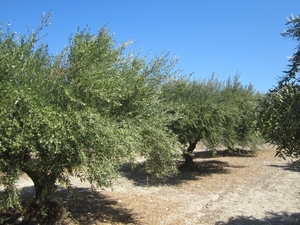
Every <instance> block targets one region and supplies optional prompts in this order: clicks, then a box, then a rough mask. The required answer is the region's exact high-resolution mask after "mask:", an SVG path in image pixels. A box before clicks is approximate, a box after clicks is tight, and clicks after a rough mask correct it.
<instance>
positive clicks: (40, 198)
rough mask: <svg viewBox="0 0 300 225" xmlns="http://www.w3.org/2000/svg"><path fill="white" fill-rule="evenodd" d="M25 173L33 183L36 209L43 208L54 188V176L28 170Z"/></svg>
mask: <svg viewBox="0 0 300 225" xmlns="http://www.w3.org/2000/svg"><path fill="white" fill-rule="evenodd" d="M25 172H26V173H27V175H28V176H29V177H30V178H31V179H32V181H33V183H34V189H35V199H34V203H35V204H36V206H37V207H38V208H44V206H46V205H47V203H49V201H50V199H51V194H52V192H53V190H54V187H55V181H56V175H55V174H52V173H46V172H41V171H34V170H28V169H27V170H26V171H25Z"/></svg>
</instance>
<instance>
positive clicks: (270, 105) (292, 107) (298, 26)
mask: <svg viewBox="0 0 300 225" xmlns="http://www.w3.org/2000/svg"><path fill="white" fill-rule="evenodd" d="M286 25H287V26H288V28H287V30H285V31H284V32H283V33H282V36H283V37H285V38H287V37H290V38H292V39H293V40H296V41H297V42H298V45H297V46H296V48H295V49H296V52H295V53H294V54H293V55H292V56H291V57H288V58H289V65H288V67H289V69H288V70H286V71H284V76H283V77H281V78H280V80H279V82H278V84H277V86H276V87H274V88H273V89H271V90H269V92H268V93H267V94H266V96H265V98H264V99H263V101H262V102H261V104H260V107H259V122H258V125H259V129H260V131H261V133H262V135H263V137H264V138H265V139H266V140H267V141H268V142H270V143H271V144H274V145H276V146H277V155H278V156H281V157H283V158H285V157H286V156H288V157H293V158H296V159H298V158H299V156H300V138H299V137H300V113H299V110H300V76H299V66H300V44H299V43H300V17H299V16H293V15H292V16H291V17H289V18H288V22H287V24H286Z"/></svg>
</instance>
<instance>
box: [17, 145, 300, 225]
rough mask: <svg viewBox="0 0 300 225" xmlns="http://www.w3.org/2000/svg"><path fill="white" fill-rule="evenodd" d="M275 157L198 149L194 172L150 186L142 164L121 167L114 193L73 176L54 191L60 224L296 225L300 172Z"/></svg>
mask: <svg viewBox="0 0 300 225" xmlns="http://www.w3.org/2000/svg"><path fill="white" fill-rule="evenodd" d="M274 155H275V151H274V150H273V149H267V150H263V151H261V152H260V153H259V155H258V156H257V157H233V156H230V157H226V156H224V157H217V158H211V157H208V156H207V152H203V151H201V150H199V149H198V150H196V154H195V158H196V159H195V162H196V168H195V170H194V171H193V172H190V171H181V172H180V173H179V174H178V175H177V176H176V177H173V178H170V179H168V180H166V181H165V182H164V183H163V184H160V185H149V184H147V179H146V178H145V176H144V172H143V167H142V166H140V167H138V168H136V169H135V170H134V171H131V170H129V169H128V168H126V167H124V168H123V169H122V171H121V174H122V177H121V178H120V179H119V180H118V182H116V184H115V185H114V190H113V191H111V190H101V191H97V192H96V193H93V192H90V190H89V189H88V184H83V183H80V182H79V181H77V180H74V184H75V185H76V186H78V187H79V188H78V189H77V192H76V193H75V195H72V196H71V195H69V194H66V191H64V190H61V191H59V192H58V193H59V196H63V197H61V199H62V201H63V202H64V204H65V205H66V208H67V211H68V215H69V216H68V217H67V218H65V219H64V221H63V223H62V224H86V225H88V224H89V225H90V224H146V225H147V224H149V225H150V224H151V225H160V224H161V225H167V224H172V225H177V224H178V225H182V224H203V225H206V224H216V225H221V224H227V225H238V224H241V225H247V224H254V225H258V224H265V225H267V224H270V225H271V224H272V225H273V224H278V225H279V224H282V225H287V224H295V225H296V224H300V182H299V181H300V179H299V178H300V173H299V172H297V171H295V170H294V168H293V167H290V166H289V164H288V161H284V160H283V159H280V158H277V157H274ZM26 184H27V185H31V184H30V183H28V178H26V177H23V178H22V179H21V180H20V187H21V186H24V185H26ZM30 190H32V188H30V187H25V188H23V192H26V191H28V192H30Z"/></svg>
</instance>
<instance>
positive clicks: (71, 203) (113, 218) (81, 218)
mask: <svg viewBox="0 0 300 225" xmlns="http://www.w3.org/2000/svg"><path fill="white" fill-rule="evenodd" d="M20 191H21V197H22V202H23V205H28V204H29V202H30V200H31V199H32V198H33V196H34V188H33V187H32V186H27V187H24V188H22V189H20ZM54 199H56V200H58V203H60V204H61V205H62V206H63V209H62V210H60V212H59V214H63V215H60V216H59V217H60V218H56V217H53V218H48V221H57V222H56V223H55V224H61V225H63V224H81V225H90V224H98V223H100V224H102V223H108V224H131V225H133V224H138V222H137V221H135V220H134V218H133V214H132V213H131V212H130V211H129V210H127V209H125V208H122V206H121V205H120V203H119V202H118V201H117V200H114V199H110V198H107V196H105V195H102V194H101V193H99V191H97V192H96V191H92V190H91V189H90V188H73V189H72V191H68V190H66V189H65V188H62V187H59V188H58V190H57V192H56V193H55V198H54ZM12 214H13V212H7V211H6V212H5V213H1V212H0V216H5V217H7V222H13V221H14V219H13V220H12V219H9V218H12V216H14V215H12ZM18 217H20V215H19V216H18ZM51 217H52V216H51ZM3 218H4V217H3ZM24 222H25V221H24ZM7 224H11V223H7ZM21 224H27V223H21ZM47 224H54V223H47Z"/></svg>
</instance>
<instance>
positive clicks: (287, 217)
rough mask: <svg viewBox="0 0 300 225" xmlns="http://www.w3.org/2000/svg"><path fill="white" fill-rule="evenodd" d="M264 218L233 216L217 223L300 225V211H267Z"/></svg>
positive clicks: (234, 224)
mask: <svg viewBox="0 0 300 225" xmlns="http://www.w3.org/2000/svg"><path fill="white" fill-rule="evenodd" d="M267 214H268V215H267V216H266V217H265V218H264V219H257V218H255V217H253V216H237V217H231V218H230V219H229V220H228V221H227V222H223V221H219V222H216V223H215V225H240V224H243V225H299V224H300V213H287V212H278V213H275V212H267Z"/></svg>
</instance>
